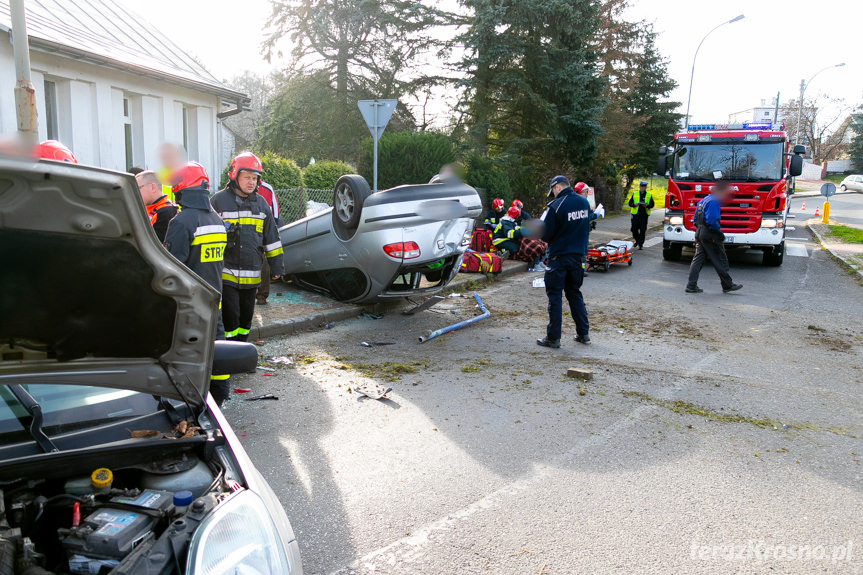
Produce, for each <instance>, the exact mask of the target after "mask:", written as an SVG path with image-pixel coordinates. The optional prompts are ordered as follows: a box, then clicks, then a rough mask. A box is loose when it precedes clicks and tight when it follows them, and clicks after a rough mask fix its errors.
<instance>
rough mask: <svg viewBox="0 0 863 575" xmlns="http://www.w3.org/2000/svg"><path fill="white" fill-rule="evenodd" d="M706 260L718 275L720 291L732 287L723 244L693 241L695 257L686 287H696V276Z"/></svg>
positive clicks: (711, 241) (732, 283)
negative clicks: (720, 284) (708, 260)
mask: <svg viewBox="0 0 863 575" xmlns="http://www.w3.org/2000/svg"><path fill="white" fill-rule="evenodd" d="M707 259H710V263H712V264H713V267H714V268H716V273H717V274H719V281H720V282H722V289H728V288H730V287H731V286H732V285H734V282H733V281H731V274H730V273H729V270H730V266H729V265H728V256H727V255H725V244H724V243H723V242H719V241H713V240H708V241H703V242H702V241H700V240H695V257H694V258H692V264H691V265H690V266H689V283H688V284H687V287H691V288H694V287H697V286H698V275H699V274H700V273H701V268H702V267H704V262H705V260H707Z"/></svg>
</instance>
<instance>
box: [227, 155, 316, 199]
mask: <svg viewBox="0 0 863 575" xmlns="http://www.w3.org/2000/svg"><path fill="white" fill-rule="evenodd" d="M258 157H259V158H260V159H261V165H262V166H263V168H264V181H265V182H267V183H268V184H270V185H271V186H273V188H274V189H276V190H284V189H288V188H299V187H301V186H303V171H302V170H301V169H300V167H299V166H298V165H297V163H296V162H295V161H293V160H286V159H285V158H282V157H279V156H277V155H275V154H273V153H272V152H264V153H263V154H258ZM230 167H231V164H230V163H228V165H227V166H225V170H224V171H223V172H222V181H221V187H222V188H224V187H225V186H226V185H227V183H228V168H230Z"/></svg>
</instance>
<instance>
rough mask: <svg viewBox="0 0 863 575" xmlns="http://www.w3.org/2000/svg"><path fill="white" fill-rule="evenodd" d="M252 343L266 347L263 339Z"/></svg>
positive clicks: (254, 340)
mask: <svg viewBox="0 0 863 575" xmlns="http://www.w3.org/2000/svg"><path fill="white" fill-rule="evenodd" d="M252 343H254V344H255V345H264V340H262V339H253V340H252Z"/></svg>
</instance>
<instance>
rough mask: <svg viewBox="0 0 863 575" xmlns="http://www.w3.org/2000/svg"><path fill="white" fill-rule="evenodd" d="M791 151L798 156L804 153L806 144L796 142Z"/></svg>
mask: <svg viewBox="0 0 863 575" xmlns="http://www.w3.org/2000/svg"><path fill="white" fill-rule="evenodd" d="M791 151H792V152H794V153H795V154H796V155H798V156H802V155H804V154H805V153H806V146H804V145H803V144H797V145H796V146H794V149H793V150H791Z"/></svg>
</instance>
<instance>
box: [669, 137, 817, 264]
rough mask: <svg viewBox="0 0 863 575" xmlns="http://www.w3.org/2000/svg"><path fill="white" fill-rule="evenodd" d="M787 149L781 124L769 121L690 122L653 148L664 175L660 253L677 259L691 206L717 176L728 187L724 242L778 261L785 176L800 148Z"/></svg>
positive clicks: (788, 179) (788, 183) (688, 234)
mask: <svg viewBox="0 0 863 575" xmlns="http://www.w3.org/2000/svg"><path fill="white" fill-rule="evenodd" d="M789 150H790V144H789V142H788V135H787V134H786V133H785V126H778V127H774V126H773V125H772V124H771V123H769V122H767V123H751V124H701V125H690V126H689V127H688V128H687V129H686V130H685V131H683V132H680V133H678V134H675V136H674V141H673V142H672V143H671V144H670V145H669V146H662V147H661V148H660V149H659V165H658V171H657V173H658V174H660V175H665V174H668V194H667V195H666V196H665V222H664V226H663V238H662V239H663V242H662V255H663V257H664V258H665V259H666V260H677V259H680V256H681V252H682V251H683V248H684V247H685V246H694V243H695V206H696V204H698V202H699V201H700V200H701V199H702V198H704V197H705V196H707V195H708V194H710V192H711V190H712V189H713V186H714V185H715V184H716V182H718V181H724V182H726V183H727V184H728V185H729V186H730V187H731V190H732V191H733V197H732V199H731V201H730V202H729V203H728V205H726V206H723V207H722V216H721V220H720V225H721V226H722V231H723V232H724V233H725V242H726V246H727V247H734V248H741V249H749V248H751V249H757V250H761V251H762V252H763V253H764V259H763V262H764V265H767V266H781V265H782V260H783V257H784V255H785V231H786V226H785V224H786V221H787V220H788V217H789V216H788V210H789V201H788V199H789V198H790V196H791V194H792V193H793V189H792V185H793V184H792V182H793V178H795V177H797V176H799V175H800V174H801V173H802V172H803V154H804V152H805V148H804V146H802V145H796V146H794V148H793V151H789Z"/></svg>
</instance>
